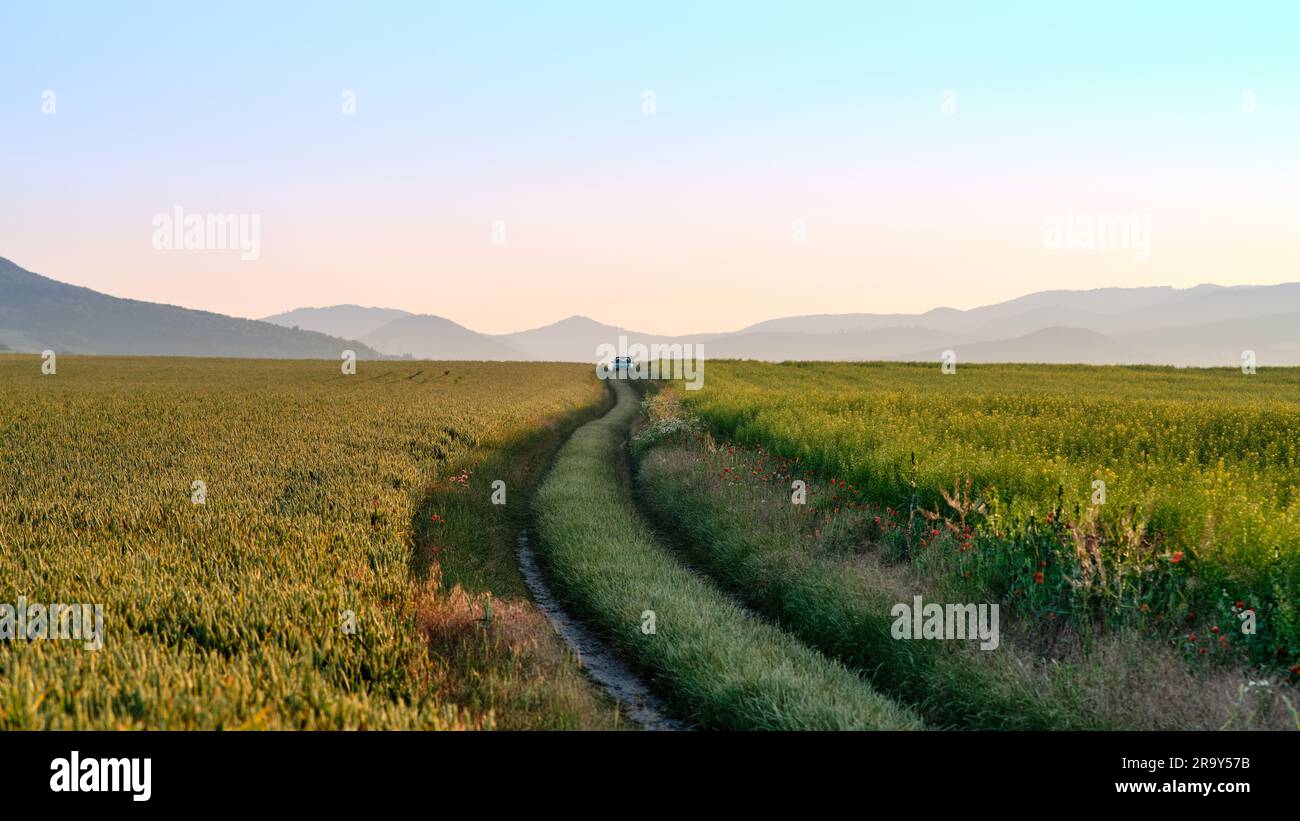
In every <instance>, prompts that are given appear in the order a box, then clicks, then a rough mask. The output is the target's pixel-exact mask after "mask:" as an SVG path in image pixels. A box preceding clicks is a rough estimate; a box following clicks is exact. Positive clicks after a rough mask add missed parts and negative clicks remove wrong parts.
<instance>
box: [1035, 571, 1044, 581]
mask: <svg viewBox="0 0 1300 821" xmlns="http://www.w3.org/2000/svg"><path fill="white" fill-rule="evenodd" d="M1042 583H1043V571H1041V570H1040V571H1038V572H1037V573H1035V574H1034V584H1042Z"/></svg>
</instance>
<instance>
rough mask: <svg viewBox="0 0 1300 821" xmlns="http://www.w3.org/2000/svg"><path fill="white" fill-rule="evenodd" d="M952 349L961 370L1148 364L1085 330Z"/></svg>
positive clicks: (932, 357)
mask: <svg viewBox="0 0 1300 821" xmlns="http://www.w3.org/2000/svg"><path fill="white" fill-rule="evenodd" d="M948 349H950V350H952V351H953V352H954V353H956V355H957V364H958V366H960V365H961V363H963V362H1032V363H1042V364H1059V365H1128V364H1135V363H1138V362H1142V361H1145V360H1143V359H1142V357H1141V355H1140V354H1138V353H1137V352H1136V351H1135V349H1133V348H1131V347H1129V346H1126V345H1122V344H1120V343H1119V342H1116V341H1115V340H1113V339H1111V338H1110V337H1107V336H1103V335H1101V334H1099V333H1097V332H1096V331H1089V330H1086V329H1083V328H1043V329H1040V330H1037V331H1033V332H1032V333H1028V334H1025V335H1023V336H1018V337H1014V338H1011V339H998V340H992V341H988V342H970V343H966V344H962V345H950V346H948ZM944 350H945V349H944V348H931V349H929V350H925V351H919V352H917V353H914V354H910V355H905V356H902V357H899V358H900V359H904V360H909V361H914V362H938V361H939V360H940V357H941V356H942V354H943V351H944ZM1219 364H1231V363H1230V362H1221V363H1219Z"/></svg>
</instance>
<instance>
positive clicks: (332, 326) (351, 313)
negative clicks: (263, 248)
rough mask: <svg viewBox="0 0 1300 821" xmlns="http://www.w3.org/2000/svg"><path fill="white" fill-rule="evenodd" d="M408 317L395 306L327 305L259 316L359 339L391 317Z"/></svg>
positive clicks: (277, 322) (290, 324)
mask: <svg viewBox="0 0 1300 821" xmlns="http://www.w3.org/2000/svg"><path fill="white" fill-rule="evenodd" d="M405 316H411V314H410V313H408V312H406V311H399V310H398V309H396V308H363V307H361V306H360V305H331V306H330V307H328V308H296V309H294V310H292V311H286V312H285V313H282V314H276V315H275V316H268V317H264V318H263V319H262V321H263V322H270V323H273V324H275V325H283V326H284V327H286V328H294V327H297V328H301V329H303V330H304V331H320V332H321V333H323V334H329V335H330V336H339V337H342V338H344V339H361V338H362V337H363V336H365V335H366V334H370V333H374V332H375V331H377V330H379V329H380V328H381V327H383V326H384V325H387V324H388V323H389V322H392V321H393V320H394V319H401V318H402V317H405Z"/></svg>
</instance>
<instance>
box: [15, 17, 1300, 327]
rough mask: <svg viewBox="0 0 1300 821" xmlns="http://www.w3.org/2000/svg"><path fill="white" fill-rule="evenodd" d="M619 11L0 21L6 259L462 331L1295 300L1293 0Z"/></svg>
mask: <svg viewBox="0 0 1300 821" xmlns="http://www.w3.org/2000/svg"><path fill="white" fill-rule="evenodd" d="M617 5H621V4H608V3H591V4H573V3H545V4H542V3H512V4H490V3H463V2H456V3H435V2H411V3H385V2H366V3H356V4H336V3H328V2H315V3H292V2H284V3H265V2H259V3H241V2H223V3H204V4H181V3H158V4H145V3H131V2H122V3H115V4H99V3H84V2H79V3H62V2H15V1H14V0H2V2H0V33H2V34H3V42H4V46H3V48H0V256H3V257H6V258H8V259H11V260H12V261H14V262H16V263H17V264H19V265H21V266H22V267H24V268H27V269H29V270H32V271H35V272H37V273H40V274H44V275H46V276H49V277H52V278H54V279H58V280H62V281H65V282H71V283H75V284H77V285H84V286H86V287H90V288H94V289H97V290H101V291H105V292H107V293H111V294H114V295H117V296H123V297H131V298H136V299H145V300H150V301H155V302H166V303H171V304H177V305H183V306H186V307H191V308H202V309H205V310H212V311H219V312H222V313H227V314H232V315H235V316H244V317H261V316H266V315H269V314H273V313H277V312H280V311H285V310H289V309H291V308H295V307H302V306H322V305H332V304H339V303H354V304H361V305H372V306H384V307H395V308H402V309H405V310H408V311H414V312H421V313H433V314H437V315H440V316H445V317H447V318H450V319H452V320H455V321H456V322H459V323H461V324H463V325H466V326H468V327H470V328H473V329H475V330H478V331H482V332H487V333H502V332H508V331H513V330H521V329H524V328H531V327H537V326H541V325H545V324H547V323H550V322H553V321H556V320H559V319H562V318H564V317H567V316H570V315H573V314H582V315H586V316H591V317H593V318H595V319H598V320H600V321H604V322H609V323H612V324H618V325H622V326H624V327H629V328H634V329H636V330H640V331H645V332H651V333H693V332H707V331H729V330H735V329H739V328H741V327H744V326H746V325H748V324H751V323H754V322H758V321H762V320H764V319H769V318H773V317H778V316H790V315H796V314H810V313H845V312H858V311H862V312H919V311H924V310H927V309H929V308H933V307H938V306H948V307H956V308H969V307H975V306H978V305H984V304H990V303H994V302H998V301H1001V300H1004V299H1008V298H1012V297H1015V296H1019V295H1021V294H1024V293H1028V292H1032V291H1037V290H1045V289H1051V288H1097V287H1104V286H1137V285H1172V286H1177V287H1190V286H1193V285H1196V284H1199V283H1205V282H1213V283H1218V284H1223V285H1237V284H1271V283H1277V282H1288V281H1297V280H1300V243H1297V242H1296V236H1297V235H1298V230H1297V228H1298V226H1297V221H1298V220H1297V217H1298V216H1300V48H1297V44H1298V43H1300V6H1297V5H1296V4H1295V3H1294V2H1289V3H1282V2H1279V3H1272V4H1263V3H1261V4H1250V3H1245V4H1227V3H1221V2H1219V3H1208V2H1207V3H1199V2H1191V3H1189V2H1152V3H1142V4H1132V3H1107V2H1098V3H1090V4H1066V3H994V2H989V3H978V4H972V3H926V4H907V3H897V2H889V3H872V2H853V3H809V2H799V3H786V4H765V3H753V2H746V3H698V2H697V3H681V4H675V3H655V4H636V5H635V6H633V5H631V4H628V5H627V7H625V8H615V7H612V6H617ZM177 208H180V209H181V211H182V214H183V215H186V214H187V215H198V216H199V217H200V218H203V217H205V215H210V214H213V215H220V214H234V215H242V216H243V217H245V218H246V220H247V222H246V224H247V225H250V226H251V225H252V224H253V222H254V221H255V223H256V225H257V226H258V229H259V230H258V234H257V243H256V253H255V254H250V253H247V252H248V251H250V250H251V249H252V248H253V247H254V246H253V244H252V243H251V235H248V236H246V237H245V239H247V240H249V242H246V243H245V244H244V248H243V251H244V252H241V248H240V247H237V246H238V243H236V242H234V241H233V240H234V239H235V238H233V237H232V238H228V241H227V242H226V243H225V245H226V247H221V246H222V243H221V242H219V241H215V240H217V239H219V238H213V237H206V238H205V242H204V243H203V244H202V247H198V248H188V249H187V248H184V247H181V248H170V249H169V248H167V247H166V243H165V242H164V241H163V240H162V239H161V238H160V229H159V226H160V225H162V226H165V225H166V223H165V222H162V223H160V222H158V220H160V219H162V218H164V217H172V216H174V215H175V213H176V209H177ZM1100 226H1109V227H1108V228H1107V229H1106V230H1102V229H1101V228H1100ZM162 233H167V236H168V237H171V236H173V235H172V234H170V233H168V232H166V231H165V229H163V230H162ZM1062 237H1065V239H1064V240H1063V239H1062ZM1071 238H1073V239H1071ZM183 244H184V243H183V242H182V245H183ZM246 256H254V257H255V258H250V259H244V258H243V257H246Z"/></svg>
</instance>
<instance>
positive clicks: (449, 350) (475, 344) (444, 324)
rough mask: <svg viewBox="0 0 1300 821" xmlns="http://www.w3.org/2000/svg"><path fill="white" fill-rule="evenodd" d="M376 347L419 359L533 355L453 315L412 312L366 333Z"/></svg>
mask: <svg viewBox="0 0 1300 821" xmlns="http://www.w3.org/2000/svg"><path fill="white" fill-rule="evenodd" d="M363 339H364V341H365V342H366V344H367V345H370V346H371V347H373V348H374V349H375V350H378V351H382V352H383V353H385V354H390V355H394V356H406V355H410V356H413V357H415V358H416V359H487V360H504V359H531V358H534V357H530V356H528V355H526V354H525V353H523V352H521V351H519V350H517V349H515V348H512V347H511V346H509V345H507V344H505V343H504V342H501V341H500V340H498V339H496V338H494V337H491V336H488V335H486V334H481V333H478V332H476V331H471V330H470V329H469V328H466V327H465V326H463V325H457V324H456V323H455V322H452V321H451V320H450V319H444V318H442V317H440V316H432V315H431V314H411V315H408V316H403V317H401V318H399V319H395V320H393V321H392V322H389V323H386V324H385V325H383V326H381V327H380V328H378V329H376V330H374V331H372V332H371V333H368V334H366V335H365V336H364V337H363Z"/></svg>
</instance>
